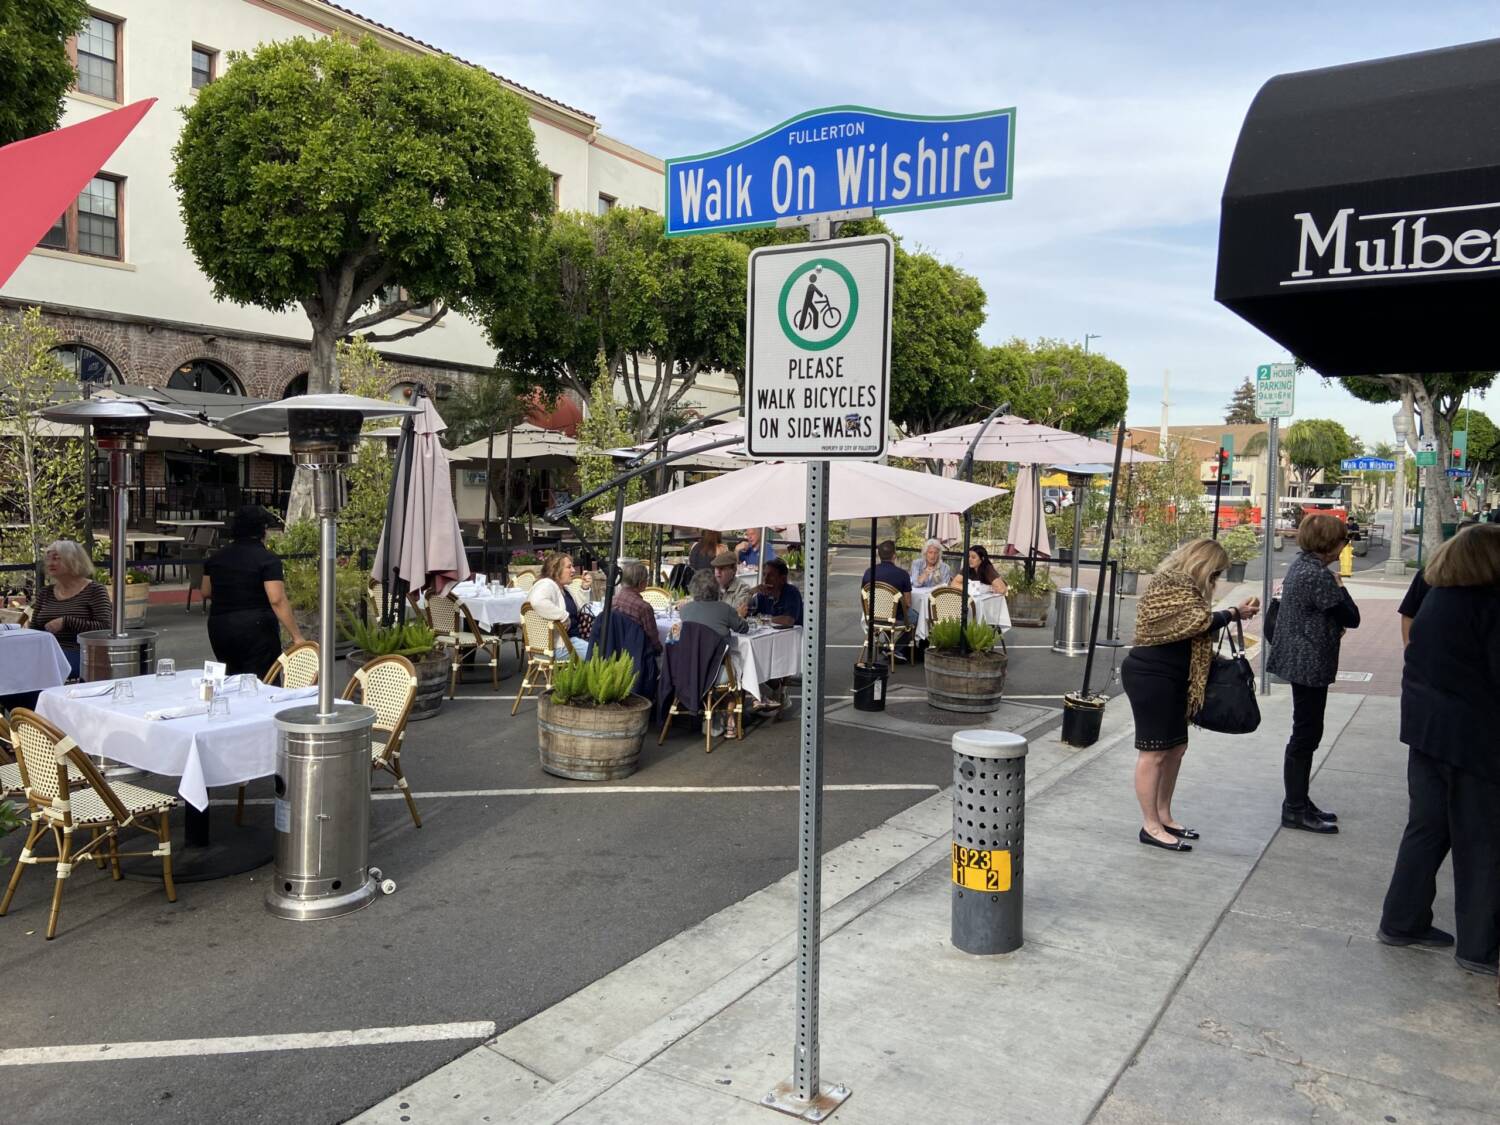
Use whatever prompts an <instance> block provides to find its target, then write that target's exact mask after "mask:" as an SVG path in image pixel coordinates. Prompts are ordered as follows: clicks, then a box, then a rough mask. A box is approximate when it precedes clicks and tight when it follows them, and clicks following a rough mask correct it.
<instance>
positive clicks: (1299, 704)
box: [1266, 515, 1359, 835]
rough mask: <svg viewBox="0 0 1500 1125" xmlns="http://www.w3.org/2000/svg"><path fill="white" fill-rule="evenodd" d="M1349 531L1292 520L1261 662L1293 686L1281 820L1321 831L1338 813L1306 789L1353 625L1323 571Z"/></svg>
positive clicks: (1345, 595) (1355, 619)
mask: <svg viewBox="0 0 1500 1125" xmlns="http://www.w3.org/2000/svg"><path fill="white" fill-rule="evenodd" d="M1348 539H1349V529H1348V528H1347V527H1346V526H1345V525H1344V521H1343V520H1341V519H1339V517H1338V516H1330V515H1316V516H1308V517H1307V518H1306V519H1305V520H1303V521H1302V522H1301V523H1300V524H1298V525H1297V547H1298V548H1299V550H1298V554H1297V557H1296V558H1294V559H1293V560H1292V562H1291V565H1290V566H1288V567H1287V571H1286V578H1284V579H1283V580H1282V583H1281V608H1280V610H1278V612H1277V617H1276V637H1275V640H1273V641H1272V642H1271V653H1270V656H1269V658H1268V659H1267V660H1266V668H1267V670H1269V671H1270V672H1272V673H1273V674H1275V675H1277V676H1280V677H1281V678H1282V679H1284V680H1286V681H1287V683H1289V684H1291V685H1292V733H1291V737H1290V738H1288V739H1287V744H1286V756H1285V758H1284V759H1283V761H1282V766H1281V779H1282V785H1283V787H1284V789H1285V796H1284V798H1283V799H1282V802H1281V826H1282V827H1283V828H1296V829H1300V830H1301V831H1303V832H1319V833H1323V834H1324V835H1328V834H1331V833H1334V832H1337V831H1338V830H1339V827H1338V825H1337V824H1336V823H1335V822H1336V821H1337V820H1338V817H1337V816H1336V815H1335V814H1333V813H1331V812H1327V811H1326V810H1324V809H1320V808H1318V806H1317V805H1315V804H1313V800H1312V797H1311V796H1310V795H1309V794H1308V784H1309V782H1310V780H1311V778H1312V760H1313V755H1314V754H1315V753H1317V750H1318V743H1320V742H1322V741H1323V713H1324V711H1325V710H1326V709H1327V707H1328V685H1329V684H1331V683H1333V681H1334V680H1336V679H1337V678H1338V673H1339V645H1340V642H1341V641H1342V640H1343V636H1344V633H1345V631H1346V630H1349V629H1358V628H1359V607H1358V606H1356V605H1355V604H1354V599H1353V598H1351V597H1350V596H1349V591H1348V590H1346V589H1344V580H1343V579H1342V578H1340V577H1338V575H1336V574H1334V573H1333V572H1332V571H1330V570H1329V569H1328V567H1329V565H1330V564H1332V563H1333V562H1334V561H1335V560H1336V559H1337V558H1338V557H1339V553H1340V552H1341V551H1343V549H1344V544H1345V543H1346V542H1347V541H1348Z"/></svg>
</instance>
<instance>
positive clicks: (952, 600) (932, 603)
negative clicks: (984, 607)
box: [927, 586, 973, 630]
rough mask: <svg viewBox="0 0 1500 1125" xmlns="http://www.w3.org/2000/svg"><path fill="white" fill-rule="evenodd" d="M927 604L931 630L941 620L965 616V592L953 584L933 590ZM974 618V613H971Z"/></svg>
mask: <svg viewBox="0 0 1500 1125" xmlns="http://www.w3.org/2000/svg"><path fill="white" fill-rule="evenodd" d="M928 603H929V604H928V606H927V628H928V629H929V630H930V629H931V628H932V626H933V625H935V624H936V623H937V622H939V621H957V620H959V619H960V618H961V617H963V609H964V592H963V591H962V590H955V589H954V588H953V587H952V586H940V587H938V588H937V589H936V590H934V591H932V595H931V597H930V598H929V599H928ZM970 619H971V620H972V619H973V615H972V614H971V615H970Z"/></svg>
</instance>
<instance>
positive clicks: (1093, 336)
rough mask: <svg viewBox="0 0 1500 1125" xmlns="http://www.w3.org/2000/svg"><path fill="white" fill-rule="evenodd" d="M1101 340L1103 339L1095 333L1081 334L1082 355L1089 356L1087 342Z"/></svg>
mask: <svg viewBox="0 0 1500 1125" xmlns="http://www.w3.org/2000/svg"><path fill="white" fill-rule="evenodd" d="M1101 339H1103V337H1102V336H1100V335H1099V333H1097V332H1085V333H1084V334H1083V354H1084V355H1088V354H1089V341H1090V340H1101Z"/></svg>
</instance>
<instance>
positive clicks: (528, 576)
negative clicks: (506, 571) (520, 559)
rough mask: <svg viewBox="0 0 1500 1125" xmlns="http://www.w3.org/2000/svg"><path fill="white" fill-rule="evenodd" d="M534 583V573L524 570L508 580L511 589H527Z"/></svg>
mask: <svg viewBox="0 0 1500 1125" xmlns="http://www.w3.org/2000/svg"><path fill="white" fill-rule="evenodd" d="M535 585H536V575H535V574H532V573H531V572H530V571H525V572H523V573H521V574H518V575H516V576H515V577H514V578H512V579H511V580H510V588H511V589H512V590H529V589H531V588H532V587H533V586H535Z"/></svg>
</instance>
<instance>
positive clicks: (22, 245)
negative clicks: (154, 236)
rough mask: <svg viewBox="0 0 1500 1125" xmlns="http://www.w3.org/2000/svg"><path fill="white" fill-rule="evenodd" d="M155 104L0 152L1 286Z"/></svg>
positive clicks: (138, 105)
mask: <svg viewBox="0 0 1500 1125" xmlns="http://www.w3.org/2000/svg"><path fill="white" fill-rule="evenodd" d="M155 104H156V99H155V98H146V99H144V100H143V101H138V102H135V103H133V104H131V105H128V106H125V107H124V108H123V109H117V110H114V111H112V112H110V113H106V114H102V115H101V116H99V117H92V118H90V119H89V120H87V121H80V122H79V123H78V124H77V125H69V126H68V127H67V128H65V129H54V130H53V131H52V132H50V133H43V134H41V135H40V136H37V137H27V138H26V139H25V140H24V141H16V142H15V143H13V144H8V145H6V146H5V147H3V148H0V285H4V284H5V283H6V282H7V281H9V280H10V275H11V274H13V273H15V272H16V268H17V267H18V266H19V265H20V264H21V263H22V262H23V261H25V259H26V255H27V254H29V253H31V251H32V250H33V249H35V247H36V244H37V243H38V242H40V241H41V240H42V235H44V234H46V233H47V231H48V230H49V229H50V228H51V226H52V224H53V223H55V222H57V217H58V216H59V215H61V214H62V213H63V212H64V211H66V210H67V209H68V204H69V203H71V202H73V200H74V199H76V198H77V197H78V193H79V192H81V191H82V190H83V189H84V187H85V186H86V185H87V184H88V182H89V180H91V179H93V177H94V174H95V173H96V172H98V171H99V169H100V168H102V167H104V162H105V161H106V160H108V159H109V158H110V157H111V156H113V155H114V151H115V149H117V148H119V147H120V142H121V141H123V140H124V139H125V138H126V136H128V135H129V133H130V131H131V130H132V129H134V128H135V127H136V125H137V123H139V121H140V119H141V118H142V117H144V116H145V115H146V111H147V110H148V109H150V108H151V107H152V106H153V105H155Z"/></svg>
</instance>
